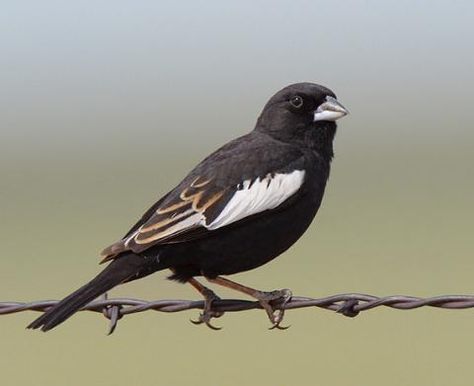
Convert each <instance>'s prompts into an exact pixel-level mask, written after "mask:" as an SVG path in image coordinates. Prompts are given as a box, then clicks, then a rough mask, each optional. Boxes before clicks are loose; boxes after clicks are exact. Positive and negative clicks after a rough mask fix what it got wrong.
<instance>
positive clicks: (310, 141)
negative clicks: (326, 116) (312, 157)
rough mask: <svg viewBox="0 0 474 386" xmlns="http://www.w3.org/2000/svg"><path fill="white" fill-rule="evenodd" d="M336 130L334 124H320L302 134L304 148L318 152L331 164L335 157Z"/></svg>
mask: <svg viewBox="0 0 474 386" xmlns="http://www.w3.org/2000/svg"><path fill="white" fill-rule="evenodd" d="M336 128H337V126H336V123H334V122H318V124H316V125H314V126H313V127H312V128H310V129H306V130H305V131H304V132H303V133H301V135H302V138H301V140H302V142H303V146H305V147H308V148H310V149H311V150H314V151H316V152H317V153H318V154H319V155H320V156H322V157H323V158H324V159H325V160H326V161H327V162H331V160H332V159H333V157H334V147H333V142H334V137H335V135H336Z"/></svg>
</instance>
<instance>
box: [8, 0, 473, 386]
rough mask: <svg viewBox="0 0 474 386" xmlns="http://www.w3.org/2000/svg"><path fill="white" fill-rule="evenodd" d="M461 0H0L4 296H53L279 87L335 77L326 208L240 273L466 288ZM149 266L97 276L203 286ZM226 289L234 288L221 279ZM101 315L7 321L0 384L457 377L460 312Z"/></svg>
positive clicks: (469, 263) (399, 287)
mask: <svg viewBox="0 0 474 386" xmlns="http://www.w3.org/2000/svg"><path fill="white" fill-rule="evenodd" d="M473 12H474V6H473V5H472V2H468V1H449V2H448V1H417V2H413V1H391V2H390V1H386V2H377V1H344V2H343V1H333V2H328V1H239V2H217V1H216V2H213V1H207V2H198V1H195V2H154V1H142V2H132V1H99V2H92V1H89V2H87V1H79V2H60V1H57V2H56V1H42V2H34V1H3V2H1V12H0V47H1V53H0V68H1V71H0V85H1V88H0V216H1V222H0V234H1V240H2V252H1V256H0V300H5V301H7V300H8V301H9V300H18V301H30V300H40V299H57V298H60V297H62V296H64V295H66V294H67V293H69V292H70V291H72V290H74V289H75V288H77V287H78V286H79V285H81V284H83V283H84V282H85V281H87V280H88V279H90V278H91V277H92V276H93V275H95V274H96V273H97V272H98V271H99V269H100V267H98V266H97V264H96V263H97V261H98V257H97V255H98V251H99V250H100V249H101V248H103V247H104V246H107V245H108V244H109V243H111V242H113V241H115V240H116V239H117V238H118V237H120V236H121V235H122V234H123V233H125V231H126V230H127V229H128V227H129V226H131V225H132V223H133V222H134V221H135V220H136V219H137V218H138V217H139V216H140V215H141V213H142V212H143V211H144V210H145V209H146V208H147V206H148V205H151V204H152V203H153V201H154V200H155V199H157V198H159V196H160V195H161V194H163V193H164V192H165V191H167V190H168V189H169V188H171V187H172V186H174V185H175V184H176V183H177V182H179V180H180V179H181V178H182V177H183V176H184V174H185V173H186V172H187V171H188V170H189V169H190V168H191V167H192V166H193V165H194V164H196V163H197V162H198V161H199V160H200V159H202V158H203V157H204V156H205V155H206V154H208V153H209V152H211V151H212V150H214V149H215V148H216V147H218V146H219V145H220V144H222V143H224V142H226V141H228V140H230V139H232V138H234V137H236V136H238V135H240V134H243V133H245V132H247V131H249V130H250V129H251V128H252V127H253V124H254V122H255V120H256V117H257V115H258V113H259V112H260V109H261V108H262V106H263V104H264V103H265V102H266V100H267V98H268V97H269V96H271V95H272V94H273V93H274V92H275V91H277V90H278V89H280V88H281V87H283V86H285V85H287V84H289V83H293V82H299V81H314V82H319V83H322V84H324V85H326V86H329V87H330V88H332V89H333V90H334V91H335V92H336V94H337V95H338V98H339V100H340V101H341V102H342V103H343V104H344V105H345V106H347V107H348V108H349V110H350V111H351V115H350V116H348V117H347V118H345V119H343V120H341V121H340V125H339V131H338V135H337V138H336V159H335V161H334V163H333V173H332V176H331V179H330V183H329V186H328V189H327V192H326V196H325V200H324V203H323V206H322V208H321V210H320V212H319V214H318V216H317V219H316V222H315V223H314V224H313V226H312V227H311V228H310V230H309V231H308V232H307V233H306V234H305V236H304V237H303V238H302V240H301V241H300V242H299V243H298V244H297V245H295V246H294V247H293V248H292V249H291V250H290V251H288V252H287V253H285V254H284V255H283V256H281V257H280V258H278V259H277V260H275V261H274V262H272V263H271V264H268V265H266V266H264V267H262V268H260V269H258V270H256V271H252V272H247V273H243V274H239V275H235V276H234V279H237V280H240V281H241V282H243V283H245V284H248V285H253V286H256V287H259V288H262V289H274V288H291V289H292V290H293V292H294V293H295V294H298V295H306V296H312V297H319V296H326V295H331V294H336V293H341V292H364V293H370V294H375V295H391V294H405V295H415V296H434V295H442V294H456V293H463V294H464V293H465V294H469V293H471V292H472V277H473V271H474V262H473V251H474V248H473V246H472V232H473V225H474V220H473V197H474V179H473V176H474V173H473V165H474V151H473V149H474V146H473V144H474V130H473V129H474V116H473V114H472V111H473V100H474V98H473V88H474V75H473V74H474V72H473V70H472V69H473V68H474V55H473V52H474V47H473V46H474V43H473V38H472V37H473V36H474V27H473V24H472V14H473ZM165 276H166V273H158V274H155V275H153V276H151V277H148V278H146V279H144V280H141V281H139V282H137V283H131V284H129V285H126V286H123V287H121V288H118V289H115V290H113V291H112V292H111V295H112V296H130V297H136V298H145V299H174V298H184V299H197V298H198V297H197V295H196V293H195V292H194V291H193V290H192V289H191V288H190V287H189V288H188V286H183V285H180V284H176V283H171V282H169V281H167V280H165ZM219 293H220V294H221V295H223V296H226V297H232V296H235V294H232V293H229V292H227V291H223V290H219ZM197 313H198V312H197V311H189V312H183V313H178V314H161V313H154V312H146V313H142V314H136V315H132V316H128V317H126V318H124V319H123V320H121V322H120V324H119V327H118V330H117V332H116V333H115V334H114V335H113V336H111V337H107V336H106V335H105V332H106V322H105V320H104V319H103V318H101V317H100V316H99V315H97V314H89V313H81V314H77V315H76V316H75V317H74V318H72V319H71V320H70V321H68V322H67V323H65V324H64V325H62V326H61V327H59V328H58V329H56V330H54V331H51V332H50V333H48V334H43V333H39V332H36V331H27V330H25V329H24V327H25V326H26V324H27V323H28V322H30V321H31V320H32V319H33V318H34V317H36V316H37V315H38V314H37V313H34V312H25V313H20V314H14V315H10V316H3V317H0V342H1V345H0V373H1V379H2V380H1V383H2V385H3V384H4V385H48V386H55V385H58V386H59V385H61V386H63V385H140V386H146V385H161V384H163V385H172V386H181V385H197V386H199V385H225V386H227V385H228V386H233V385H259V386H270V385H271V386H274V385H314V384H318V385H364V386H369V385H377V386H379V385H384V386H392V385H393V386H401V385H417V386H423V385H430V386H432V385H439V386H445V385H450V386H454V385H469V384H472V379H471V378H472V376H471V375H470V373H471V368H472V357H473V354H474V348H473V347H474V337H473V311H472V310H464V311H454V310H453V311H448V310H436V309H419V310H414V311H405V312H402V311H396V310H390V309H382V308H377V309H375V310H372V311H369V312H367V313H363V314H362V315H360V316H359V317H358V318H355V319H349V318H344V317H343V316H341V315H337V314H334V313H331V312H328V311H324V310H320V309H304V310H294V311H291V312H288V313H287V316H286V322H287V323H289V324H291V325H292V327H291V328H290V329H289V330H287V331H285V332H280V331H268V330H267V327H268V321H267V319H266V317H265V315H264V313H263V312H259V311H249V312H245V313H234V314H227V315H225V316H224V317H222V318H221V319H219V320H217V321H216V324H219V325H221V326H224V330H222V331H220V332H213V331H210V330H208V329H206V328H205V327H196V326H193V325H191V324H190V323H189V321H188V319H190V318H195V317H196V316H197Z"/></svg>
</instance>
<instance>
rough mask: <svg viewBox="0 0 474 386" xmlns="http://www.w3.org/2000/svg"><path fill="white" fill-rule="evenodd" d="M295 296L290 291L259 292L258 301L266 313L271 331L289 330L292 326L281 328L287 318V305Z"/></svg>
mask: <svg viewBox="0 0 474 386" xmlns="http://www.w3.org/2000/svg"><path fill="white" fill-rule="evenodd" d="M292 296H293V294H292V293H291V291H290V290H289V289H282V290H276V291H271V292H259V293H258V294H256V296H255V297H256V299H257V300H258V302H259V303H260V305H261V306H262V307H263V309H264V310H265V311H266V313H267V316H268V319H270V323H271V324H272V326H271V327H270V328H269V330H273V329H275V328H276V329H278V330H287V329H288V328H290V326H281V325H280V324H281V322H282V321H283V317H284V316H285V305H286V304H287V303H288V302H289V301H290V300H291V297H292Z"/></svg>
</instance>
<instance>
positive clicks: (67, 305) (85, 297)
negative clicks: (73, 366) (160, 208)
mask: <svg viewBox="0 0 474 386" xmlns="http://www.w3.org/2000/svg"><path fill="white" fill-rule="evenodd" d="M146 265H147V262H146V259H145V258H144V257H142V256H138V255H134V254H127V255H124V256H121V257H119V258H117V259H116V260H114V261H112V262H111V263H110V264H109V265H108V266H107V267H106V268H105V269H104V270H103V271H102V272H101V273H99V274H98V275H97V276H96V277H95V278H94V279H92V280H91V281H90V282H89V283H87V284H85V285H84V286H82V287H81V288H79V289H78V290H76V291H75V292H73V293H72V294H70V295H69V296H67V297H66V298H64V299H63V300H61V301H60V302H59V303H58V304H56V305H55V306H53V307H52V308H51V309H49V310H48V311H46V312H45V313H44V314H43V315H41V316H40V317H39V318H37V319H35V320H34V321H33V322H32V323H30V324H29V325H28V327H27V328H31V329H37V328H41V330H42V331H48V330H51V329H52V328H54V327H56V326H57V325H58V324H60V323H62V322H64V321H65V320H66V319H68V318H69V317H71V316H72V315H73V314H74V313H75V312H76V311H78V310H80V309H81V308H82V307H84V306H85V305H86V304H88V303H89V302H91V301H92V300H94V299H95V298H97V297H98V296H100V295H102V294H103V293H105V292H107V291H108V290H110V289H112V288H113V287H115V286H117V285H118V284H120V283H123V282H124V281H129V280H130V279H131V278H132V277H133V276H135V275H138V274H139V273H140V272H141V271H142V270H143V268H144V267H145V266H146ZM150 273H151V272H150Z"/></svg>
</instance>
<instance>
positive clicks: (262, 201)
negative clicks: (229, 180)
mask: <svg viewBox="0 0 474 386" xmlns="http://www.w3.org/2000/svg"><path fill="white" fill-rule="evenodd" d="M304 175H305V172H304V170H295V171H293V172H291V173H288V174H282V173H277V174H274V175H273V176H272V175H271V174H267V175H266V176H265V177H263V178H262V179H260V177H259V178H257V179H256V180H254V181H250V180H246V181H244V182H243V183H242V184H240V186H239V187H240V189H239V190H237V191H236V192H235V194H234V195H233V196H232V198H231V199H230V200H229V202H228V203H227V205H226V206H225V207H224V209H223V210H222V212H221V213H220V214H219V216H217V218H216V219H215V220H214V221H212V222H211V223H210V224H205V223H204V224H202V225H204V226H205V227H206V228H207V229H210V230H213V229H217V228H221V227H223V226H225V225H229V224H231V223H233V222H236V221H238V220H241V219H243V218H245V217H248V216H251V215H253V214H257V213H260V212H263V211H265V210H269V209H274V208H276V207H277V206H279V205H280V204H282V203H283V202H284V201H285V200H286V199H288V198H290V197H291V196H292V195H293V194H295V193H296V192H297V191H298V189H299V188H300V187H301V185H303V181H304Z"/></svg>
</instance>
